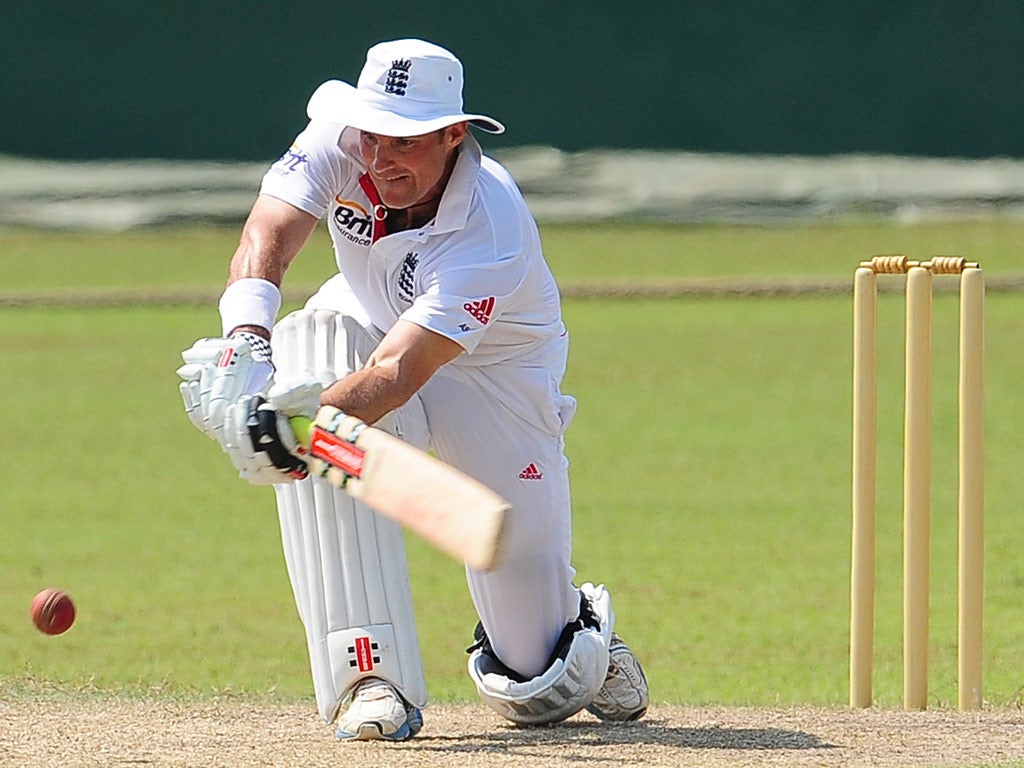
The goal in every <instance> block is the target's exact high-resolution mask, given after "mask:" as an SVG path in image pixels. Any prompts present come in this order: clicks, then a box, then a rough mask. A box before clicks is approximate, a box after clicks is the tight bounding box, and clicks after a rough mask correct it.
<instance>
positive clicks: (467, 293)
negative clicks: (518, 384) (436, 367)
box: [402, 256, 522, 353]
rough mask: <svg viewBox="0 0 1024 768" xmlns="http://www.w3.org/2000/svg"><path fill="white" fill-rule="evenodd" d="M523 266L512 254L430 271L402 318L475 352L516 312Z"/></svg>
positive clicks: (468, 350) (470, 351)
mask: <svg viewBox="0 0 1024 768" xmlns="http://www.w3.org/2000/svg"><path fill="white" fill-rule="evenodd" d="M521 268H522V264H521V259H519V258H518V257H516V256H508V257H506V258H502V259H497V260H495V261H493V262H488V263H477V264H466V265H461V266H454V267H450V268H448V269H445V270H444V271H440V272H437V273H429V272H428V273H427V275H426V276H425V285H424V286H423V288H424V290H423V292H422V293H421V294H420V295H418V296H417V297H416V299H415V300H414V301H413V304H412V306H411V307H409V308H408V309H407V310H406V311H405V312H403V313H402V319H403V320H408V321H410V322H413V323H416V324H417V325H420V326H422V327H424V328H428V329H430V330H432V331H434V332H436V333H439V334H441V335H442V336H447V337H448V338H450V339H451V340H452V341H455V342H456V343H458V344H459V345H460V346H462V348H463V349H465V350H466V351H467V352H469V353H472V352H473V351H474V350H475V349H476V348H477V346H478V345H479V344H480V341H481V340H482V339H483V338H484V335H485V334H486V333H487V332H488V331H489V330H491V329H493V328H494V327H495V326H497V325H498V324H500V323H502V322H503V320H504V318H505V316H506V315H509V314H513V313H514V307H513V303H514V296H515V290H516V288H517V286H518V285H519V284H520V283H521V281H522V274H521Z"/></svg>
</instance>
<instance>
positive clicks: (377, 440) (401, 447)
mask: <svg viewBox="0 0 1024 768" xmlns="http://www.w3.org/2000/svg"><path fill="white" fill-rule="evenodd" d="M339 416H342V415H341V412H340V411H338V410H337V409H336V408H331V407H330V406H324V407H323V408H321V409H320V412H319V413H318V414H317V423H316V424H313V423H311V422H309V420H308V419H301V418H300V417H296V418H294V419H292V420H291V423H292V427H293V429H294V430H295V434H296V436H298V437H299V439H301V440H302V441H303V442H304V443H305V444H306V445H308V446H309V447H310V453H311V454H312V455H313V457H314V458H318V459H320V460H322V461H323V462H324V463H325V464H326V465H327V466H328V467H329V470H328V472H327V473H326V475H324V477H325V478H326V479H327V481H328V482H330V483H331V484H332V485H334V486H337V487H339V488H341V489H343V490H344V491H345V492H346V493H348V494H349V495H350V496H352V497H353V498H356V499H358V500H359V501H361V502H363V503H364V504H366V506H368V507H370V509H372V510H374V511H375V512H377V513H379V514H381V515H384V516H385V517H389V518H391V519H392V520H395V521H396V522H398V523H399V524H401V525H402V526H404V527H405V528H407V529H409V530H410V531H412V532H413V533H415V534H416V535H418V536H420V537H421V538H422V539H424V540H425V541H426V542H427V543H429V544H431V545H433V546H434V547H436V548H437V549H439V550H441V551H442V552H445V553H447V554H448V555H450V556H451V557H453V558H455V559H456V560H459V561H462V562H465V563H466V564H468V565H469V566H470V567H471V568H474V569H476V570H481V571H489V570H493V569H494V568H495V567H496V565H497V564H498V561H499V558H500V556H501V545H502V542H503V539H504V534H505V526H506V515H507V513H508V511H509V509H510V505H509V503H508V502H507V501H506V500H505V499H503V498H502V497H501V496H499V495H498V494H497V493H495V492H494V491H493V490H491V489H490V488H488V487H487V486H485V485H484V484H483V483H481V482H479V481H477V480H475V479H474V478H471V477H469V476H468V475H466V474H464V473H463V472H460V471H459V470H457V469H455V468H454V467H452V466H450V465H448V464H445V463H444V462H442V461H439V460H438V459H436V458H434V457H433V456H431V455H429V454H427V453H424V452H423V451H421V450H419V449H417V448H414V447H413V446H411V445H409V444H408V443H406V442H403V441H402V440H399V439H398V438H396V437H394V436H392V435H390V434H388V433H387V432H384V431H382V430H379V429H376V428H374V427H370V426H367V425H366V424H364V423H363V422H362V421H360V420H359V419H356V418H354V417H352V416H347V417H342V418H341V421H340V423H339V420H338V419H339ZM349 436H350V437H351V439H349Z"/></svg>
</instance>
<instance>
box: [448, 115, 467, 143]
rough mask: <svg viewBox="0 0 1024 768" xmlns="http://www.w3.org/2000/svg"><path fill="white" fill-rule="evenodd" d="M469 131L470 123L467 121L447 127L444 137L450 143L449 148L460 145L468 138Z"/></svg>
mask: <svg viewBox="0 0 1024 768" xmlns="http://www.w3.org/2000/svg"><path fill="white" fill-rule="evenodd" d="M467 133H469V123H468V122H465V121H463V122H461V123H454V124H453V125H449V126H448V127H447V128H445V134H444V139H445V142H447V144H448V149H452V148H454V147H457V146H459V144H461V143H462V142H463V140H464V139H465V138H466V134H467Z"/></svg>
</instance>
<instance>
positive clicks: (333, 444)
mask: <svg viewBox="0 0 1024 768" xmlns="http://www.w3.org/2000/svg"><path fill="white" fill-rule="evenodd" d="M288 423H289V424H291V427H292V429H293V430H294V431H295V436H296V437H297V438H299V440H301V441H302V442H303V443H304V444H305V445H307V446H309V452H310V454H311V455H312V456H313V457H315V458H317V459H321V460H322V461H325V462H327V463H328V464H330V465H331V466H332V467H335V468H337V469H340V470H341V471H342V472H344V473H345V474H346V475H349V476H351V477H359V476H360V475H361V474H362V472H363V457H364V456H365V455H366V451H364V450H363V449H362V448H360V447H359V446H357V445H356V444H355V443H353V442H351V441H350V440H346V439H345V438H343V437H339V436H338V435H336V434H335V433H334V432H331V431H330V430H327V429H324V428H323V427H321V426H319V425H317V424H315V423H313V421H311V420H310V419H307V418H306V417H305V416H292V417H291V418H290V419H289V420H288Z"/></svg>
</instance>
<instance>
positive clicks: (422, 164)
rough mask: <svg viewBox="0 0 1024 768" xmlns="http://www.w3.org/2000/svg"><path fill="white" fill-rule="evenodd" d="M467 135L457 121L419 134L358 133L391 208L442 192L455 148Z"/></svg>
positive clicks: (370, 169) (407, 205) (376, 182)
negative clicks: (402, 135)
mask: <svg viewBox="0 0 1024 768" xmlns="http://www.w3.org/2000/svg"><path fill="white" fill-rule="evenodd" d="M465 136H466V124H465V123H457V124H456V125H450V126H448V127H447V128H442V129H441V130H439V131H432V132H431V133H424V134H422V135H420V136H405V137H399V136H382V135H381V134H379V133H368V132H366V131H360V132H359V152H360V154H361V155H362V158H363V163H364V164H365V165H366V169H367V171H368V173H369V174H370V179H371V180H372V181H373V184H374V186H375V187H376V188H377V191H378V192H379V193H380V199H381V202H382V203H384V205H386V206H387V207H388V208H410V207H412V206H414V205H416V204H417V203H422V202H426V201H428V200H431V199H432V198H434V197H436V196H437V195H439V194H440V193H441V192H442V190H443V189H444V185H445V184H446V183H447V181H448V173H449V172H450V170H451V167H450V166H449V158H450V156H451V154H452V151H453V150H454V149H455V148H456V147H457V146H458V145H459V144H461V143H462V140H463V139H464V138H465Z"/></svg>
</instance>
